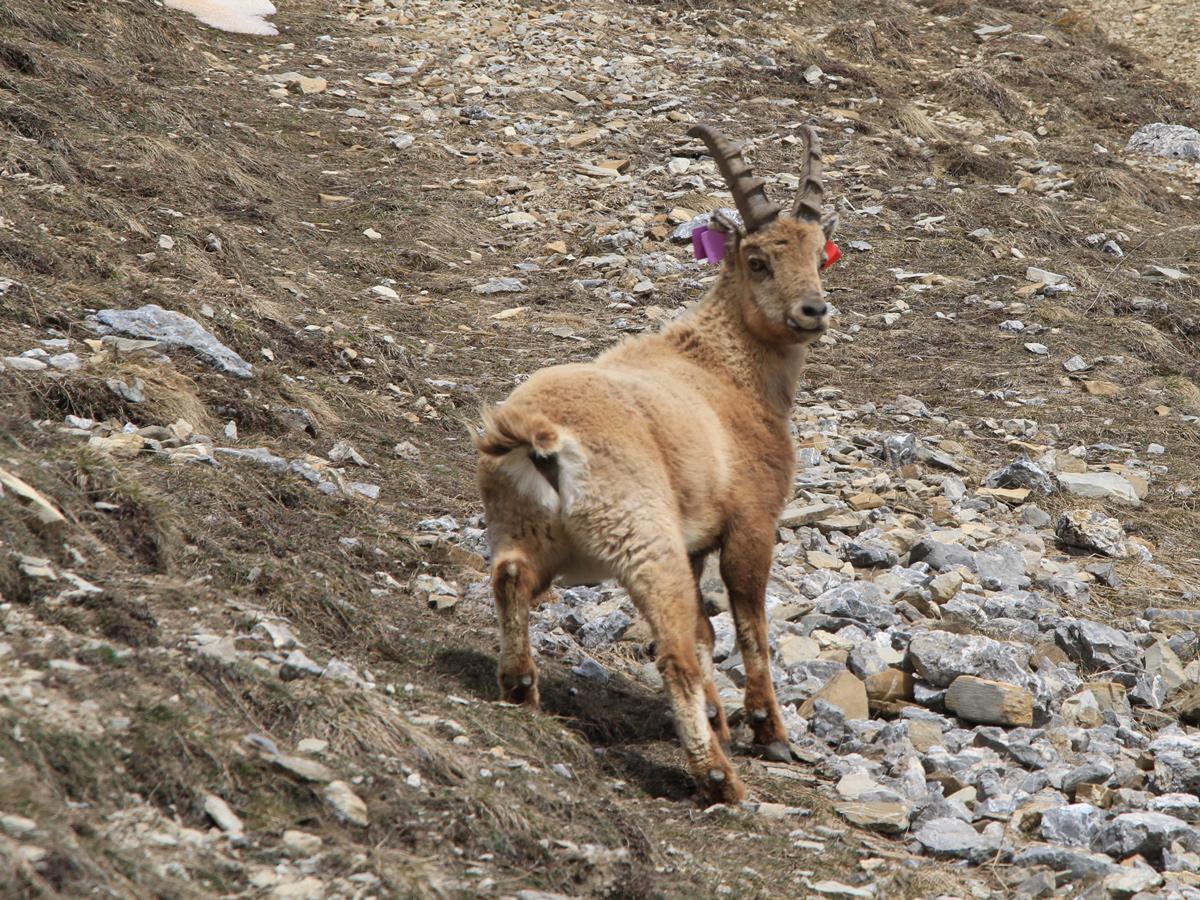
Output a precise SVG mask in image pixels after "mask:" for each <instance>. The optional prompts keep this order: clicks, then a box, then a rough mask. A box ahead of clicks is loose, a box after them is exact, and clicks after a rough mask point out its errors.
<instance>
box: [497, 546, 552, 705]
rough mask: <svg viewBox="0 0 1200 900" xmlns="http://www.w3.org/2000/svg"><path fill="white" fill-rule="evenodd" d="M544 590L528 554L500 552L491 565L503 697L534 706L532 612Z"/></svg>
mask: <svg viewBox="0 0 1200 900" xmlns="http://www.w3.org/2000/svg"><path fill="white" fill-rule="evenodd" d="M543 589H544V585H543V584H542V583H541V578H540V577H539V574H538V572H537V569H536V568H535V567H534V565H533V563H532V562H531V560H530V558H529V556H528V555H527V554H525V553H522V552H520V551H512V550H510V551H507V552H504V553H502V554H499V555H498V557H497V560H496V563H495V565H494V566H493V568H492V592H493V594H494V595H495V600H496V618H497V619H498V620H499V624H500V667H499V673H498V680H499V682H500V699H502V700H505V701H507V702H509V703H524V704H527V705H529V706H532V707H534V708H535V709H536V708H537V706H538V703H539V700H540V697H539V693H538V672H537V666H535V665H534V663H533V654H532V652H531V651H530V648H529V611H530V609H532V607H533V605H534V598H535V597H537V595H538V594H539V593H541V591H542V590H543Z"/></svg>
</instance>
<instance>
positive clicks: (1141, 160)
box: [0, 0, 1200, 900]
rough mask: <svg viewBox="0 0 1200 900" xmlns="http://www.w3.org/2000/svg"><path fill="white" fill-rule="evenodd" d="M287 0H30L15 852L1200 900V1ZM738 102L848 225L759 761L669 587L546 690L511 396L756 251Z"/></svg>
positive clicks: (9, 536) (613, 879)
mask: <svg viewBox="0 0 1200 900" xmlns="http://www.w3.org/2000/svg"><path fill="white" fill-rule="evenodd" d="M278 5H279V7H280V9H279V11H278V12H277V13H276V14H274V15H273V16H271V17H269V21H270V22H271V23H273V25H274V27H275V28H276V29H277V30H278V32H279V33H278V34H277V35H263V34H257V35H248V34H235V33H229V32H226V31H222V30H219V29H215V28H212V27H209V26H207V25H205V24H203V23H202V22H200V21H198V20H197V19H195V18H193V17H192V16H190V15H188V14H187V13H185V12H183V11H179V10H175V9H167V8H165V7H164V6H162V5H160V4H158V3H156V2H152V0H107V2H80V0H5V2H4V3H3V4H2V5H0V624H2V626H3V633H2V634H0V894H3V895H4V896H6V897H9V896H11V897H39V898H41V897H63V898H67V897H71V898H74V897H83V896H98V897H122V898H124V897H163V898H167V897H170V898H176V897H215V896H238V897H272V898H351V897H353V898H367V897H379V898H384V897H458V896H489V897H490V896H495V897H521V898H523V900H538V898H547V897H551V896H553V895H561V896H570V897H575V896H578V897H583V896H589V897H590V896H611V897H768V896H770V897H842V898H857V897H863V898H866V897H875V898H897V897H913V898H916V897H922V898H923V897H964V898H966V897H972V898H985V897H1010V896H1028V897H1043V896H1051V895H1054V894H1056V893H1057V894H1060V895H1062V896H1072V897H1097V898H1104V897H1121V898H1125V897H1134V896H1136V897H1151V896H1163V897H1181V898H1182V897H1200V801H1197V800H1196V797H1197V794H1198V792H1200V781H1198V776H1197V772H1200V636H1198V633H1200V599H1198V598H1200V594H1198V593H1197V592H1198V591H1200V539H1198V537H1197V536H1198V534H1200V506H1198V502H1197V491H1200V449H1198V446H1200V442H1198V440H1197V437H1198V432H1200V387H1198V379H1200V364H1198V362H1197V359H1198V355H1197V351H1198V346H1197V345H1198V336H1200V212H1198V210H1200V204H1198V202H1197V196H1198V194H1200V135H1195V136H1194V137H1191V136H1189V135H1188V133H1187V132H1186V131H1185V130H1183V129H1184V128H1185V127H1189V126H1190V127H1192V128H1200V95H1198V94H1197V92H1196V90H1195V83H1196V77H1197V74H1198V71H1200V70H1198V69H1197V62H1196V61H1197V59H1200V45H1198V44H1197V38H1196V35H1195V33H1194V28H1193V26H1192V23H1193V22H1194V17H1195V15H1196V10H1195V4H1194V3H1193V2H1191V0H1172V2H1164V3H1154V4H1148V3H1143V4H1134V5H1129V6H1126V7H1122V8H1121V10H1120V11H1119V12H1115V11H1113V9H1112V8H1111V6H1110V5H1107V4H1100V3H1098V2H1093V0H1078V2H1076V3H1074V4H1071V3H1063V4H1051V3H1048V2H1043V0H1003V2H991V3H987V4H978V3H966V2H961V0H931V2H924V3H913V2H908V0H896V2H882V0H847V2H840V3H833V2H830V0H815V2H811V3H789V2H785V0H754V2H750V0H742V2H730V0H712V2H708V3H701V2H692V0H580V2H576V3H570V4H566V3H554V2H550V3H529V2H522V0H496V2H492V3H486V4H483V3H473V2H457V0H450V2H440V0H437V2H435V0H336V2H317V0H281V2H280V3H279V4H278ZM700 121H703V122H709V123H712V124H714V125H715V126H716V127H718V128H720V129H722V130H723V131H724V132H725V133H727V134H728V135H729V136H730V137H731V138H733V139H735V140H737V141H741V142H745V143H746V154H747V157H748V159H750V161H751V162H752V163H753V164H754V166H755V169H756V171H757V172H758V173H759V174H761V175H763V176H764V177H766V178H767V180H768V190H770V191H771V192H772V193H773V195H774V196H776V197H777V198H780V199H784V198H787V197H790V195H791V192H792V191H793V190H794V189H795V187H796V173H797V165H798V162H799V159H800V153H801V147H802V142H801V141H800V139H799V137H798V129H799V127H800V126H802V125H805V124H808V125H813V126H815V127H816V128H818V129H819V131H820V133H821V135H822V138H823V147H824V161H825V171H826V202H827V203H828V204H830V205H831V206H833V207H834V208H836V209H837V210H838V212H839V214H840V218H841V226H840V232H839V235H838V238H837V239H838V242H839V244H840V245H841V247H842V249H843V250H844V252H845V257H844V259H843V260H842V262H840V263H839V264H838V265H837V266H836V267H834V268H833V269H831V270H830V271H829V272H828V273H826V276H825V288H826V289H827V290H828V291H829V292H830V296H829V299H830V300H831V301H832V302H833V303H834V304H835V305H836V307H837V309H838V319H837V322H836V324H835V327H834V328H833V329H832V330H831V331H830V332H829V333H828V334H827V335H826V336H825V337H824V338H823V339H822V342H821V344H820V345H819V346H818V347H817V348H816V350H815V352H814V354H813V358H812V362H811V364H810V365H809V367H808V369H807V371H806V374H805V378H804V385H803V389H802V391H801V393H800V395H799V397H798V398H797V406H796V413H795V417H794V422H795V426H796V436H797V441H798V443H799V446H800V448H801V450H800V460H799V462H800V464H799V467H798V469H797V474H796V493H795V498H794V500H793V502H792V503H791V504H790V505H789V507H788V510H787V511H786V513H785V516H784V519H783V522H782V523H781V528H780V531H779V545H778V547H777V548H776V563H775V566H774V569H773V578H772V583H771V587H770V595H769V601H768V602H769V607H770V611H771V619H772V642H773V662H774V665H775V674H776V679H777V687H778V690H779V692H780V695H781V698H782V699H783V701H784V704H785V713H786V716H787V724H788V727H789V729H791V732H792V734H791V736H792V738H793V749H794V751H795V753H796V755H797V760H796V762H794V763H793V764H790V765H783V764H777V763H767V762H765V761H763V760H762V759H759V758H756V757H754V756H753V755H751V754H750V752H749V748H748V746H747V743H748V736H749V731H748V729H742V730H739V731H738V732H737V734H736V735H735V763H736V765H737V766H738V768H739V771H740V772H741V773H742V775H743V777H744V779H745V781H746V783H747V785H748V787H749V789H750V791H751V794H752V802H750V803H748V804H746V805H744V806H742V807H738V808H725V807H716V808H708V809H705V808H704V807H703V805H702V804H700V803H698V802H697V800H696V798H695V794H694V790H693V787H694V786H693V785H692V784H691V783H690V780H689V778H688V776H687V775H686V772H685V770H684V768H683V765H682V753H681V751H680V749H679V747H678V744H677V742H676V740H675V738H674V734H673V729H672V725H671V721H670V718H669V715H668V710H667V707H666V701H665V699H664V698H663V697H662V695H661V692H660V690H659V685H658V683H657V671H656V669H655V668H654V665H653V647H652V645H651V643H650V640H649V632H648V630H647V628H646V626H645V623H644V622H643V621H641V620H640V618H639V617H638V616H637V614H636V611H635V610H634V609H633V607H632V605H631V604H630V603H629V601H628V598H627V597H626V596H625V595H624V594H623V593H622V592H620V591H619V590H617V589H615V588H613V587H612V586H611V585H606V586H602V587H600V588H598V589H594V590H593V589H587V588H584V589H575V590H571V591H562V592H556V593H555V594H554V595H553V596H552V597H550V598H548V603H547V604H546V606H544V607H543V609H542V610H540V611H539V612H538V613H537V614H536V616H535V618H536V623H535V626H534V639H535V645H536V647H537V650H538V654H539V662H540V665H541V666H542V673H543V675H542V677H543V682H542V691H543V707H544V708H543V710H542V711H541V712H538V713H532V712H529V711H527V710H524V709H521V708H516V707H512V706H508V705H503V704H498V703H497V702H496V698H497V688H496V685H495V676H494V671H495V665H496V632H495V623H494V616H493V613H492V607H491V600H490V597H489V595H488V589H487V562H486V553H487V548H486V544H485V541H484V538H483V531H482V528H481V525H482V520H481V506H480V503H479V500H478V496H477V492H476V488H475V483H474V464H475V463H474V459H475V457H474V451H473V449H472V448H471V444H470V440H469V429H471V428H472V427H474V424H475V423H476V422H477V420H478V411H479V408H480V406H481V405H482V404H483V403H484V402H490V401H495V400H498V399H500V398H502V397H503V396H504V395H506V394H507V393H508V391H510V390H511V389H512V388H513V387H514V386H515V385H516V384H518V383H519V382H520V381H521V380H523V379H524V378H525V377H527V376H528V375H529V374H530V373H531V372H533V371H535V370H537V369H538V368H541V367H543V366H546V365H550V364H554V363H561V362H567V361H583V360H587V359H590V358H592V357H594V356H595V355H596V354H597V353H599V352H601V351H602V350H603V349H605V348H606V347H608V346H610V345H611V344H612V343H613V342H615V341H617V340H620V339H621V338H622V337H624V336H626V335H630V334H637V333H640V332H645V331H652V330H654V329H657V328H659V327H661V325H662V323H664V322H666V321H669V320H670V319H671V318H672V317H674V316H675V315H677V314H678V313H679V312H681V311H682V310H683V309H684V308H685V307H686V306H687V305H688V304H691V303H693V302H695V301H696V300H697V299H699V298H700V297H701V296H702V295H703V293H704V291H705V290H706V289H707V287H708V286H709V285H711V283H712V281H713V278H714V270H713V269H712V267H710V266H707V265H706V264H705V263H702V262H697V261H695V260H694V259H692V254H691V248H690V245H689V244H688V242H687V234H688V233H689V229H690V227H691V225H692V224H694V222H695V220H696V217H698V216H700V215H701V214H703V213H706V212H709V211H711V210H713V209H716V208H719V207H723V206H727V205H729V204H730V202H731V201H730V198H729V195H728V193H726V192H725V190H724V186H723V184H722V183H721V180H720V178H719V176H718V175H717V174H716V171H715V168H714V167H713V165H712V162H711V160H710V159H709V158H708V156H707V154H706V153H705V152H704V151H703V148H702V146H701V145H700V144H699V143H698V142H695V141H693V140H691V139H689V138H687V136H686V131H687V129H688V127H689V126H690V125H691V124H693V123H695V122H700ZM1155 124H1158V125H1160V126H1161V127H1159V128H1157V129H1151V130H1150V131H1149V132H1147V131H1145V130H1143V129H1144V127H1145V126H1150V125H1155ZM1135 133H1136V134H1139V135H1141V137H1139V139H1138V140H1136V141H1134V142H1133V144H1131V143H1130V140H1131V138H1132V137H1133V136H1134V135H1135ZM1164 154H1166V155H1164ZM704 590H705V598H706V602H707V603H708V604H709V606H710V608H711V609H712V610H713V611H714V612H716V613H717V615H715V617H714V625H715V626H716V629H717V633H718V647H717V649H718V671H719V673H720V679H721V687H722V696H723V698H725V700H726V701H727V706H728V710H729V712H730V713H731V714H732V715H733V716H734V721H735V723H736V722H737V716H738V714H739V711H740V691H739V689H738V684H739V683H740V681H741V680H742V678H743V676H744V671H743V670H742V669H741V659H740V656H739V655H738V654H737V652H736V651H735V650H734V648H733V638H732V625H731V622H730V619H729V614H728V613H727V612H720V610H722V609H723V606H724V599H723V596H722V594H723V591H722V588H721V586H720V583H719V580H717V579H715V578H711V577H710V578H706V580H705V583H704ZM963 679H966V680H965V681H964V680H963ZM997 709H999V711H998V712H997Z"/></svg>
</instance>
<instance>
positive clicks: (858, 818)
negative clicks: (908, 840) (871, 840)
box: [834, 800, 912, 834]
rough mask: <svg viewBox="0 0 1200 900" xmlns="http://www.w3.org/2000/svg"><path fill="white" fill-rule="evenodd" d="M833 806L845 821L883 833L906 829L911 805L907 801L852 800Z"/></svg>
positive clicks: (896, 832)
mask: <svg viewBox="0 0 1200 900" xmlns="http://www.w3.org/2000/svg"><path fill="white" fill-rule="evenodd" d="M834 808H835V809H836V810H837V812H838V815H840V816H842V817H843V818H844V819H846V820H847V821H849V822H852V823H854V824H855V825H860V826H862V827H863V828H870V829H872V830H873V831H880V832H883V833H884V834H899V833H901V832H903V831H907V830H908V817H909V814H910V813H911V812H912V807H911V806H909V804H907V803H903V802H889V801H885V800H854V801H850V802H848V803H839V804H837V806H836V807H834Z"/></svg>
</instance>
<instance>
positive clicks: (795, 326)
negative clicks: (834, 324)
mask: <svg viewBox="0 0 1200 900" xmlns="http://www.w3.org/2000/svg"><path fill="white" fill-rule="evenodd" d="M785 324H786V325H787V327H788V328H790V329H791V330H792V331H794V332H796V333H797V334H820V333H822V332H823V331H825V330H826V329H828V328H829V323H828V322H826V321H824V320H821V321H819V322H818V323H817V324H816V325H801V324H800V323H799V322H797V321H796V320H795V319H793V318H792V317H791V316H788V317H787V322H786V323H785Z"/></svg>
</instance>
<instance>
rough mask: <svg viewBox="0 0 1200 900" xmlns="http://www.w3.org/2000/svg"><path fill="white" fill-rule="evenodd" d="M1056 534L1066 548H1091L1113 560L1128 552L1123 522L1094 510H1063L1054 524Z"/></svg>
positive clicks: (1123, 556)
mask: <svg viewBox="0 0 1200 900" xmlns="http://www.w3.org/2000/svg"><path fill="white" fill-rule="evenodd" d="M1054 535H1055V537H1057V538H1058V540H1059V542H1060V543H1061V544H1062V545H1063V546H1064V547H1075V548H1078V549H1080V550H1090V551H1092V552H1094V553H1100V554H1103V555H1104V556H1108V557H1111V558H1113V559H1124V558H1125V557H1127V556H1128V555H1129V548H1128V545H1127V544H1126V542H1125V529H1124V528H1123V527H1122V526H1121V523H1120V522H1119V521H1118V520H1117V519H1113V518H1111V517H1109V516H1106V515H1104V514H1103V513H1099V512H1096V511H1095V510H1092V509H1071V510H1067V511H1066V512H1064V513H1063V514H1062V515H1061V516H1059V517H1058V523H1057V524H1056V525H1055V526H1054Z"/></svg>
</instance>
